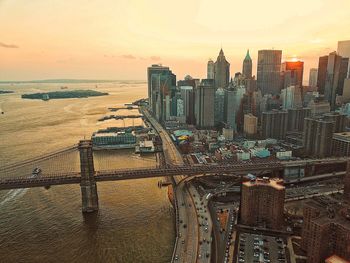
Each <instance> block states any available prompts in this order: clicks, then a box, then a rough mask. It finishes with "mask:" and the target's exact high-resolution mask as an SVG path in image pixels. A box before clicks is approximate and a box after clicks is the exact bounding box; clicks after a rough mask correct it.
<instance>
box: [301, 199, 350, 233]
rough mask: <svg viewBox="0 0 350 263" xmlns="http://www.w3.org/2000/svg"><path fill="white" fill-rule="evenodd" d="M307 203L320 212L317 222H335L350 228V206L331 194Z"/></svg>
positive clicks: (321, 223) (315, 220)
mask: <svg viewBox="0 0 350 263" xmlns="http://www.w3.org/2000/svg"><path fill="white" fill-rule="evenodd" d="M305 205H306V206H309V207H312V208H315V209H316V210H318V211H319V212H320V214H319V216H318V217H317V218H315V219H314V222H315V223H316V224H318V225H325V224H330V223H333V224H338V225H341V226H342V227H343V228H346V229H348V230H350V207H349V206H348V205H347V204H346V203H342V202H341V200H336V199H334V198H332V197H331V196H322V197H316V198H313V199H312V200H309V201H307V202H306V203H305Z"/></svg>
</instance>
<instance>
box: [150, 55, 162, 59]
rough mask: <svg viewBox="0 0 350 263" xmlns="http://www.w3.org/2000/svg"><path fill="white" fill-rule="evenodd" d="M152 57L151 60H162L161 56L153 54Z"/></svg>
mask: <svg viewBox="0 0 350 263" xmlns="http://www.w3.org/2000/svg"><path fill="white" fill-rule="evenodd" d="M150 59H151V60H160V57H159V56H151V57H150Z"/></svg>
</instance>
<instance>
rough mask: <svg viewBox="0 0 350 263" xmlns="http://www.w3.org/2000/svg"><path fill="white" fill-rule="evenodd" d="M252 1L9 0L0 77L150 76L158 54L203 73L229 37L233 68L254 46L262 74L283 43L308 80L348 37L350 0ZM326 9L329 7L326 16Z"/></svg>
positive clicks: (2, 18) (2, 19) (179, 69)
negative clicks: (269, 54) (266, 57)
mask: <svg viewBox="0 0 350 263" xmlns="http://www.w3.org/2000/svg"><path fill="white" fill-rule="evenodd" d="M252 2H253V1H246V2H244V3H233V2H231V1H221V2H219V3H211V2H210V1H192V2H191V3H187V2H185V1H178V2H177V3H176V4H174V5H173V6H171V10H172V13H173V14H176V15H175V16H174V17H171V16H170V15H169V14H170V13H169V7H168V6H164V5H162V4H161V2H159V1H155V0H154V1H151V2H149V1H148V2H147V3H143V2H140V1H128V2H127V3H126V2H123V1H118V2H117V3H116V2H115V1H104V2H103V3H98V2H97V1H90V2H89V3H86V2H82V1H75V2H74V3H68V2H60V1H50V3H47V2H45V1H36V2H32V3H25V2H23V1H16V2H14V1H11V2H10V1H6V0H5V1H4V0H3V1H0V14H1V15H0V29H1V31H2V32H3V34H2V35H3V36H2V37H1V38H0V56H1V57H2V60H1V62H0V79H1V80H31V79H46V78H89V79H91V78H93V79H121V80H122V79H135V80H145V79H146V75H145V73H144V68H145V67H146V66H148V65H150V64H154V63H162V64H163V65H169V66H171V67H172V69H173V71H174V72H175V73H176V74H177V75H178V76H179V77H184V76H185V75H187V74H190V75H191V76H193V77H196V78H203V77H204V76H205V75H206V65H207V61H208V59H209V58H212V59H215V58H216V57H217V55H218V53H219V50H220V48H221V47H222V48H223V50H224V52H225V56H226V58H227V60H228V62H229V63H230V64H231V75H233V74H234V73H235V72H238V71H241V70H242V61H243V59H244V57H245V54H246V50H247V49H249V50H250V55H251V57H252V60H253V75H256V66H257V54H258V50H261V49H271V48H274V49H278V50H283V53H282V62H283V61H285V60H287V59H292V58H299V59H301V60H302V61H304V62H305V73H306V74H305V76H306V77H305V78H304V83H306V82H307V81H308V77H307V76H308V74H307V73H308V72H309V69H310V68H314V67H317V64H318V58H319V56H323V55H326V54H329V53H330V52H332V51H334V50H336V49H337V42H338V40H346V39H349V38H350V36H349V35H348V32H347V29H348V28H349V25H350V22H349V21H350V19H349V18H350V15H349V14H348V12H347V10H349V7H350V3H349V2H348V1H343V0H341V1H339V2H338V4H337V6H333V5H332V2H331V1H329V0H324V1H318V0H317V1H316V0H311V1H308V2H307V3H302V1H301V0H300V1H299V0H298V1H295V2H294V4H293V6H290V7H289V8H288V13H287V12H285V10H284V8H283V7H281V8H278V1H275V0H269V1H265V2H264V4H262V3H259V2H258V3H255V2H254V6H255V9H251V6H253V3H252ZM154 6H157V8H154ZM271 7H273V8H271ZM276 7H277V8H276ZM301 7H302V8H301ZM77 8H79V9H80V11H81V12H76V11H75V10H77ZM43 10H44V12H43ZM234 10H244V12H234ZM270 10H274V11H270ZM233 12H234V14H235V15H231V14H232V13H233ZM321 13H322V14H325V13H326V14H327V15H326V16H323V17H322V19H319V17H318V16H319V14H321ZM208 18H209V19H208ZM13 21H16V23H13ZM159 21H162V23H159ZM257 21H259V23H257ZM266 28H268V35H267V33H266ZM281 36H283V37H281Z"/></svg>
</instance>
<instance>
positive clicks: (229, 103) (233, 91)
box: [225, 82, 245, 132]
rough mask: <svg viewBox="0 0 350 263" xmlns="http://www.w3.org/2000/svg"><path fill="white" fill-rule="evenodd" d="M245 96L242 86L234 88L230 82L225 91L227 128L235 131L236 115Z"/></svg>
mask: <svg viewBox="0 0 350 263" xmlns="http://www.w3.org/2000/svg"><path fill="white" fill-rule="evenodd" d="M244 94H245V88H244V87H243V86H235V85H234V84H233V83H232V82H231V83H230V85H229V87H228V88H227V89H226V90H225V116H226V118H225V121H226V124H227V127H228V128H232V129H234V131H235V132H236V131H237V114H238V111H239V109H240V105H241V100H242V98H243V95H244Z"/></svg>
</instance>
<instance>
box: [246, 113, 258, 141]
mask: <svg viewBox="0 0 350 263" xmlns="http://www.w3.org/2000/svg"><path fill="white" fill-rule="evenodd" d="M257 132H258V118H257V117H255V116H254V115H253V114H244V133H245V134H246V135H248V136H249V135H255V134H257Z"/></svg>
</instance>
